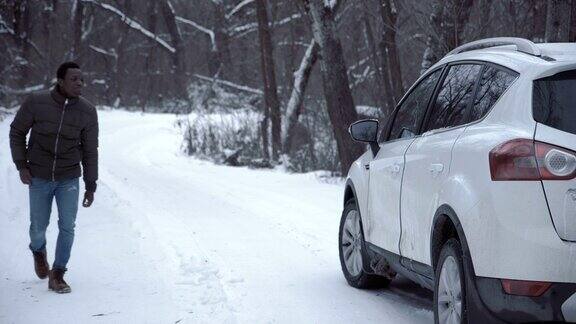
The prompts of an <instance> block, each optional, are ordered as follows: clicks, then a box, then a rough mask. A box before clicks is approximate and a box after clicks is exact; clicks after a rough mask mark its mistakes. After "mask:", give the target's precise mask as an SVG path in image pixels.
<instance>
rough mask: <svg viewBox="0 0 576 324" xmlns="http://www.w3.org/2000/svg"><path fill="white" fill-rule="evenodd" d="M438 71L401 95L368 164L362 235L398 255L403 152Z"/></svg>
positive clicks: (415, 131)
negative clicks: (378, 145) (387, 128)
mask: <svg viewBox="0 0 576 324" xmlns="http://www.w3.org/2000/svg"><path fill="white" fill-rule="evenodd" d="M441 73H442V69H441V68H439V69H436V70H434V71H432V72H430V73H428V74H427V75H426V76H424V77H423V78H421V80H420V81H419V82H418V83H417V84H416V85H415V86H414V87H413V88H412V89H411V90H410V92H409V93H408V94H407V95H406V96H405V98H403V100H402V102H401V103H400V105H399V106H398V108H397V109H396V112H395V115H394V116H393V118H394V119H393V121H392V124H391V129H390V134H389V135H388V134H385V135H384V136H381V137H384V140H385V141H384V142H383V143H381V144H380V150H379V152H378V154H377V155H376V156H375V157H374V159H373V160H372V161H371V162H370V164H369V166H368V167H369V168H370V171H369V172H370V180H369V185H368V187H369V189H368V215H369V217H367V218H366V219H365V220H363V226H364V235H365V238H366V241H367V242H369V243H372V244H374V245H376V246H378V247H380V248H383V249H385V250H388V251H390V252H394V253H396V254H399V249H398V243H399V239H400V186H401V183H402V174H403V172H404V153H405V152H406V150H407V148H408V147H409V146H410V144H411V143H412V142H413V141H414V139H415V136H416V133H417V130H418V128H419V125H420V124H421V122H422V120H423V119H424V116H425V113H426V108H427V106H428V103H429V101H430V98H431V96H432V94H433V93H434V89H435V87H436V84H437V83H438V80H439V79H440V75H441Z"/></svg>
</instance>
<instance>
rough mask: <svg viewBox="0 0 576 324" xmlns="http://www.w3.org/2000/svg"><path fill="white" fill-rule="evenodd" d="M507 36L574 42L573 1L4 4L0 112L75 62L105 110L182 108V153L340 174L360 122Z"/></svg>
mask: <svg viewBox="0 0 576 324" xmlns="http://www.w3.org/2000/svg"><path fill="white" fill-rule="evenodd" d="M499 36H511V37H522V38H526V39H529V40H532V41H534V42H573V41H575V40H576V1H571V0H555V1H546V0H530V1H524V0H427V1H420V0H140V1H134V0H34V1H32V0H0V54H1V61H0V62H1V63H0V118H2V117H1V115H2V114H6V113H10V112H11V111H14V110H16V109H17V108H18V106H19V104H20V103H21V102H22V101H23V99H24V98H25V96H26V95H28V94H30V93H32V92H34V91H40V90H45V89H49V88H51V87H52V86H53V85H54V84H55V81H56V79H55V77H56V69H57V67H58V66H59V64H61V63H62V62H65V61H74V62H77V63H78V64H79V65H80V66H81V68H82V71H83V74H84V81H85V86H86V88H85V91H84V95H85V97H86V98H87V99H88V100H90V101H91V102H92V103H94V104H95V105H97V106H99V107H101V108H100V109H125V110H131V111H141V112H157V113H175V114H179V115H183V116H187V118H185V119H182V120H183V121H182V122H180V123H179V124H178V125H176V126H177V127H181V128H182V134H183V136H182V141H183V143H182V144H183V145H182V147H183V149H184V151H185V152H186V153H187V154H190V155H194V156H198V157H200V158H205V159H209V160H213V161H215V162H218V163H225V164H229V165H249V166H253V167H274V166H277V165H284V167H286V168H287V169H289V170H291V171H295V172H307V171H311V170H320V169H322V170H329V171H332V172H333V173H334V174H336V175H338V174H345V173H346V172H347V170H348V168H349V166H350V165H351V163H352V162H353V161H354V160H355V159H356V158H357V157H358V156H359V155H360V154H362V152H363V151H364V150H365V147H364V146H363V145H361V144H358V143H354V142H353V141H352V139H351V138H350V136H349V134H348V126H349V125H350V124H351V123H352V122H354V121H356V120H358V119H360V118H378V119H379V120H380V121H381V122H384V121H385V120H386V119H387V118H388V117H389V116H390V114H391V112H392V111H393V109H394V107H395V105H396V104H397V103H398V102H399V101H400V99H401V98H402V96H403V94H404V93H405V92H406V91H407V90H408V89H409V88H410V86H411V85H412V84H413V83H414V81H415V80H416V79H417V78H418V77H419V76H420V75H421V74H422V73H423V72H424V71H426V69H428V68H429V67H430V66H432V65H433V64H434V63H435V62H437V61H438V60H439V59H441V58H442V57H443V56H444V55H445V54H447V53H448V52H449V51H450V50H451V49H453V48H455V47H457V46H459V45H462V44H464V43H466V42H470V41H473V40H477V39H482V38H488V37H499Z"/></svg>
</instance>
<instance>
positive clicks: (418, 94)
mask: <svg viewBox="0 0 576 324" xmlns="http://www.w3.org/2000/svg"><path fill="white" fill-rule="evenodd" d="M441 74H442V69H438V70H436V71H434V72H432V73H431V74H430V75H428V76H427V77H426V78H424V79H422V80H421V81H420V83H418V85H417V86H416V87H415V88H414V89H413V90H412V91H411V92H410V94H409V95H408V97H406V99H405V100H404V102H402V104H401V105H400V108H399V109H398V112H397V113H396V117H395V119H394V123H393V124H392V130H391V133H390V140H394V139H397V138H400V135H403V134H404V135H403V136H404V137H406V134H412V136H413V134H416V133H417V132H418V125H419V123H420V121H421V119H422V117H423V116H424V114H425V113H426V108H427V106H428V102H429V101H430V97H431V96H432V92H433V91H434V87H435V86H436V83H438V79H440V75H441ZM403 129H407V131H404V132H402V130H403Z"/></svg>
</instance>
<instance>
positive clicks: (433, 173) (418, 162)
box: [400, 63, 483, 265]
mask: <svg viewBox="0 0 576 324" xmlns="http://www.w3.org/2000/svg"><path fill="white" fill-rule="evenodd" d="M482 68H483V65H480V64H475V63H458V64H452V65H450V66H448V68H447V71H446V72H445V76H444V78H443V81H442V84H441V86H440V87H439V89H438V94H437V96H436V97H435V99H434V101H433V104H432V105H431V106H430V111H429V113H428V117H427V120H426V122H425V123H424V127H423V134H422V136H420V137H419V138H417V139H416V140H415V141H414V143H412V145H410V147H409V148H408V150H407V151H406V156H405V161H406V162H405V170H404V180H403V182H402V194H401V207H400V208H401V210H400V214H401V224H402V234H401V240H400V252H401V255H402V256H404V257H406V258H408V259H411V260H414V261H418V262H420V263H423V264H428V265H430V264H431V262H430V249H429V245H430V228H431V226H432V220H433V216H434V214H435V212H436V209H437V208H438V207H439V204H441V203H442V202H441V201H440V200H439V197H440V192H441V191H442V187H443V185H444V183H445V182H446V180H447V179H448V175H449V172H450V162H451V157H452V156H451V154H452V147H453V146H454V143H455V142H456V140H457V139H458V137H459V136H460V135H461V134H462V133H463V131H464V130H465V127H464V126H463V125H464V124H466V122H467V118H468V115H469V112H470V107H471V105H472V98H473V96H474V93H475V91H476V88H477V83H478V80H479V76H480V73H481V71H482Z"/></svg>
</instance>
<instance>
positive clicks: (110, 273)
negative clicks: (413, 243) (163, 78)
mask: <svg viewBox="0 0 576 324" xmlns="http://www.w3.org/2000/svg"><path fill="white" fill-rule="evenodd" d="M99 117H100V124H101V127H100V128H101V135H100V180H99V182H98V183H99V187H98V192H97V193H96V200H95V203H94V205H93V206H92V207H91V208H88V209H85V208H82V207H80V211H79V215H78V219H77V226H76V240H75V245H74V249H73V251H72V258H71V260H70V263H69V265H68V268H69V271H68V273H67V275H66V279H67V281H68V282H69V284H70V285H71V286H72V293H71V294H68V295H57V294H54V293H52V292H50V291H48V289H47V281H46V280H39V279H38V278H36V276H35V275H34V272H33V264H32V257H31V254H30V252H29V251H28V250H27V244H28V191H27V187H25V186H24V185H22V184H20V182H19V179H18V175H17V172H16V170H15V168H14V166H13V164H12V162H11V159H10V150H9V143H8V131H9V123H10V121H11V120H12V117H8V118H7V119H6V120H4V121H3V122H0V240H1V241H0V260H1V261H2V262H0V323H38V322H47V323H88V322H113V323H426V322H431V321H432V314H431V312H430V304H431V302H430V298H431V297H430V293H429V292H427V291H425V290H423V289H421V288H419V287H418V286H416V285H414V284H412V283H410V282H408V281H406V280H397V281H395V282H394V283H393V285H392V288H391V289H385V290H375V291H361V290H357V289H354V288H351V287H349V286H348V285H347V284H346V281H345V280H344V278H343V276H342V274H341V270H340V264H339V261H338V250H337V231H338V222H339V215H340V211H341V207H342V206H341V196H342V188H341V184H328V183H323V182H322V181H319V180H318V179H317V178H316V176H314V175H313V174H307V175H293V174H292V175H291V174H286V173H283V172H280V171H268V170H267V171H261V170H248V169H246V168H231V167H224V166H216V165H213V164H211V163H207V162H202V161H198V160H194V159H191V158H189V157H185V156H182V155H181V154H180V153H179V147H180V135H179V132H178V129H177V128H176V127H175V126H174V122H175V120H176V117H175V116H174V115H152V114H147V115H142V114H140V113H128V112H110V111H101V112H100V114H99ZM56 215H57V213H56V209H55V206H54V210H53V216H52V221H51V225H50V228H49V233H48V255H49V258H50V261H51V260H52V259H53V252H54V244H55V238H56V235H57V225H56V223H57V217H56Z"/></svg>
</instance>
